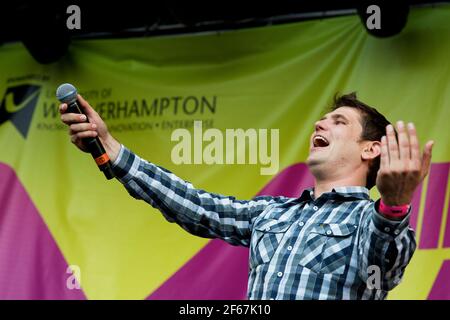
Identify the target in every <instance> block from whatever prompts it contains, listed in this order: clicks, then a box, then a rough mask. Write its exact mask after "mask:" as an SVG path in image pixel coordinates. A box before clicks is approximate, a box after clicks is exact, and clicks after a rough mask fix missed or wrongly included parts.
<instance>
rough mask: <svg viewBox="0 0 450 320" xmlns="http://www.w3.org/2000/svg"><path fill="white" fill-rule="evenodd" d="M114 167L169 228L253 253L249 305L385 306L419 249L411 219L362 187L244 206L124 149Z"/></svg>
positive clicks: (262, 198) (268, 199) (260, 200)
mask: <svg viewBox="0 0 450 320" xmlns="http://www.w3.org/2000/svg"><path fill="white" fill-rule="evenodd" d="M113 168H114V171H115V173H116V175H117V178H118V179H119V180H120V182H121V183H122V184H123V185H124V186H125V188H126V189H127V190H128V192H129V194H130V195H132V196H133V197H134V198H136V199H141V200H144V201H146V202H147V203H149V204H150V205H152V206H153V207H155V208H157V209H159V210H160V211H161V212H162V214H163V215H164V217H165V218H166V219H167V220H168V221H169V222H176V223H177V224H179V225H180V226H181V227H182V228H183V229H185V230H187V231H188V232H189V233H191V234H194V235H197V236H200V237H205V238H220V239H223V240H224V241H226V242H228V243H230V244H232V245H241V246H245V247H250V261H249V264H250V270H249V282H248V298H249V299H300V300H302V299H384V298H386V296H387V293H388V291H389V290H391V289H392V288H394V287H395V286H396V285H397V284H398V283H399V282H400V280H401V278H402V276H403V273H404V269H405V267H406V266H407V265H408V263H409V261H410V259H411V257H412V255H413V253H414V250H415V248H416V242H415V237H414V231H413V230H412V229H411V228H409V227H408V225H409V224H408V222H409V213H408V215H407V216H406V217H405V218H404V219H403V220H401V221H393V220H390V219H386V218H384V217H383V216H382V215H380V214H379V213H378V212H377V210H376V208H377V206H376V202H374V201H372V200H371V199H370V197H369V191H368V190H367V189H366V188H364V187H336V188H334V189H333V190H332V191H331V192H327V193H324V194H322V195H321V196H320V197H318V198H317V199H315V198H314V193H313V189H306V190H304V191H303V193H302V194H301V196H300V197H298V198H288V197H273V196H258V197H255V198H253V199H251V200H248V201H242V200H236V199H235V198H234V197H231V196H223V195H219V194H214V193H209V192H206V191H203V190H199V189H196V188H194V186H193V185H192V184H191V183H189V182H186V181H184V180H182V179H180V178H179V177H177V176H176V175H174V174H173V173H171V172H170V171H168V170H166V169H164V168H161V167H159V166H156V165H154V164H152V163H149V162H147V161H146V160H143V159H141V158H139V157H138V156H137V155H135V154H134V153H132V152H131V151H130V150H129V149H127V148H126V147H124V146H122V147H121V150H120V153H119V156H118V158H117V159H116V161H115V162H114V164H113Z"/></svg>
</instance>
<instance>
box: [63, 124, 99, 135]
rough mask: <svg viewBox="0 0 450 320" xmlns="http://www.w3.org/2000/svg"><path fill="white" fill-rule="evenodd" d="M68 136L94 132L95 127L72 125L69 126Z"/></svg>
mask: <svg viewBox="0 0 450 320" xmlns="http://www.w3.org/2000/svg"><path fill="white" fill-rule="evenodd" d="M69 128H70V130H69V134H70V135H73V134H77V133H79V132H83V131H95V129H97V125H96V124H95V123H86V122H85V123H73V124H71V125H70V127H69Z"/></svg>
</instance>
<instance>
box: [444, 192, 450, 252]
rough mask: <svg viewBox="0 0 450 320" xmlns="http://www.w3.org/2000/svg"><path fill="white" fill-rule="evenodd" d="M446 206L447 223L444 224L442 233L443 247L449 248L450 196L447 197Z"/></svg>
mask: <svg viewBox="0 0 450 320" xmlns="http://www.w3.org/2000/svg"><path fill="white" fill-rule="evenodd" d="M448 201H449V203H448V207H447V225H446V226H445V233H444V244H443V246H444V248H450V198H449V199H448Z"/></svg>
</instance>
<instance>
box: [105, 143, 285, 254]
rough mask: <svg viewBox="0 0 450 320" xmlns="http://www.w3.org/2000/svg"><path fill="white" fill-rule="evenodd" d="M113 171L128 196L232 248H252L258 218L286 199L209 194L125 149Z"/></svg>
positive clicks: (201, 235)
mask: <svg viewBox="0 0 450 320" xmlns="http://www.w3.org/2000/svg"><path fill="white" fill-rule="evenodd" d="M113 170H114V172H115V174H116V177H117V178H118V179H119V181H120V182H121V183H122V184H123V185H124V186H125V188H126V189H127V191H128V193H129V194H130V195H131V196H133V197H134V198H136V199H139V200H144V201H145V202H147V203H149V204H150V205H151V206H153V207H154V208H156V209H158V210H159V211H161V213H162V214H163V215H164V217H165V218H166V220H168V221H169V222H175V223H177V224H179V225H180V226H181V227H182V228H183V229H185V230H186V231H188V232H189V233H191V234H194V235H197V236H200V237H205V238H220V239H223V240H225V241H226V242H228V243H230V244H232V245H243V246H249V243H250V236H251V226H252V223H253V221H254V219H255V218H256V217H257V216H258V215H259V214H260V213H261V212H263V211H264V210H265V209H266V208H267V207H268V206H269V205H271V204H274V203H276V202H277V201H281V198H283V197H271V196H260V197H255V198H253V199H252V200H249V201H240V200H236V199H235V198H234V197H231V196H223V195H219V194H214V193H209V192H206V191H203V190H199V189H196V188H194V186H193V185H192V184H191V183H189V182H187V181H184V180H182V179H180V178H179V177H177V176H176V175H174V174H173V173H172V172H170V171H168V170H166V169H164V168H162V167H159V166H156V165H154V164H152V163H150V162H148V161H146V160H144V159H141V158H139V157H138V156H137V155H135V154H134V153H133V152H131V151H130V150H129V149H127V148H126V147H125V146H123V145H122V146H121V149H120V153H119V155H118V157H117V159H116V160H115V161H114V163H113Z"/></svg>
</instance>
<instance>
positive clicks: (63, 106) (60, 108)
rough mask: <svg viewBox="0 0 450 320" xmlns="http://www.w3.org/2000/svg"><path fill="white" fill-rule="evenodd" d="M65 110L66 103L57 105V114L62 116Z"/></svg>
mask: <svg viewBox="0 0 450 320" xmlns="http://www.w3.org/2000/svg"><path fill="white" fill-rule="evenodd" d="M66 110H67V104H66V103H62V104H60V105H59V113H61V114H63V113H64V112H66Z"/></svg>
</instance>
